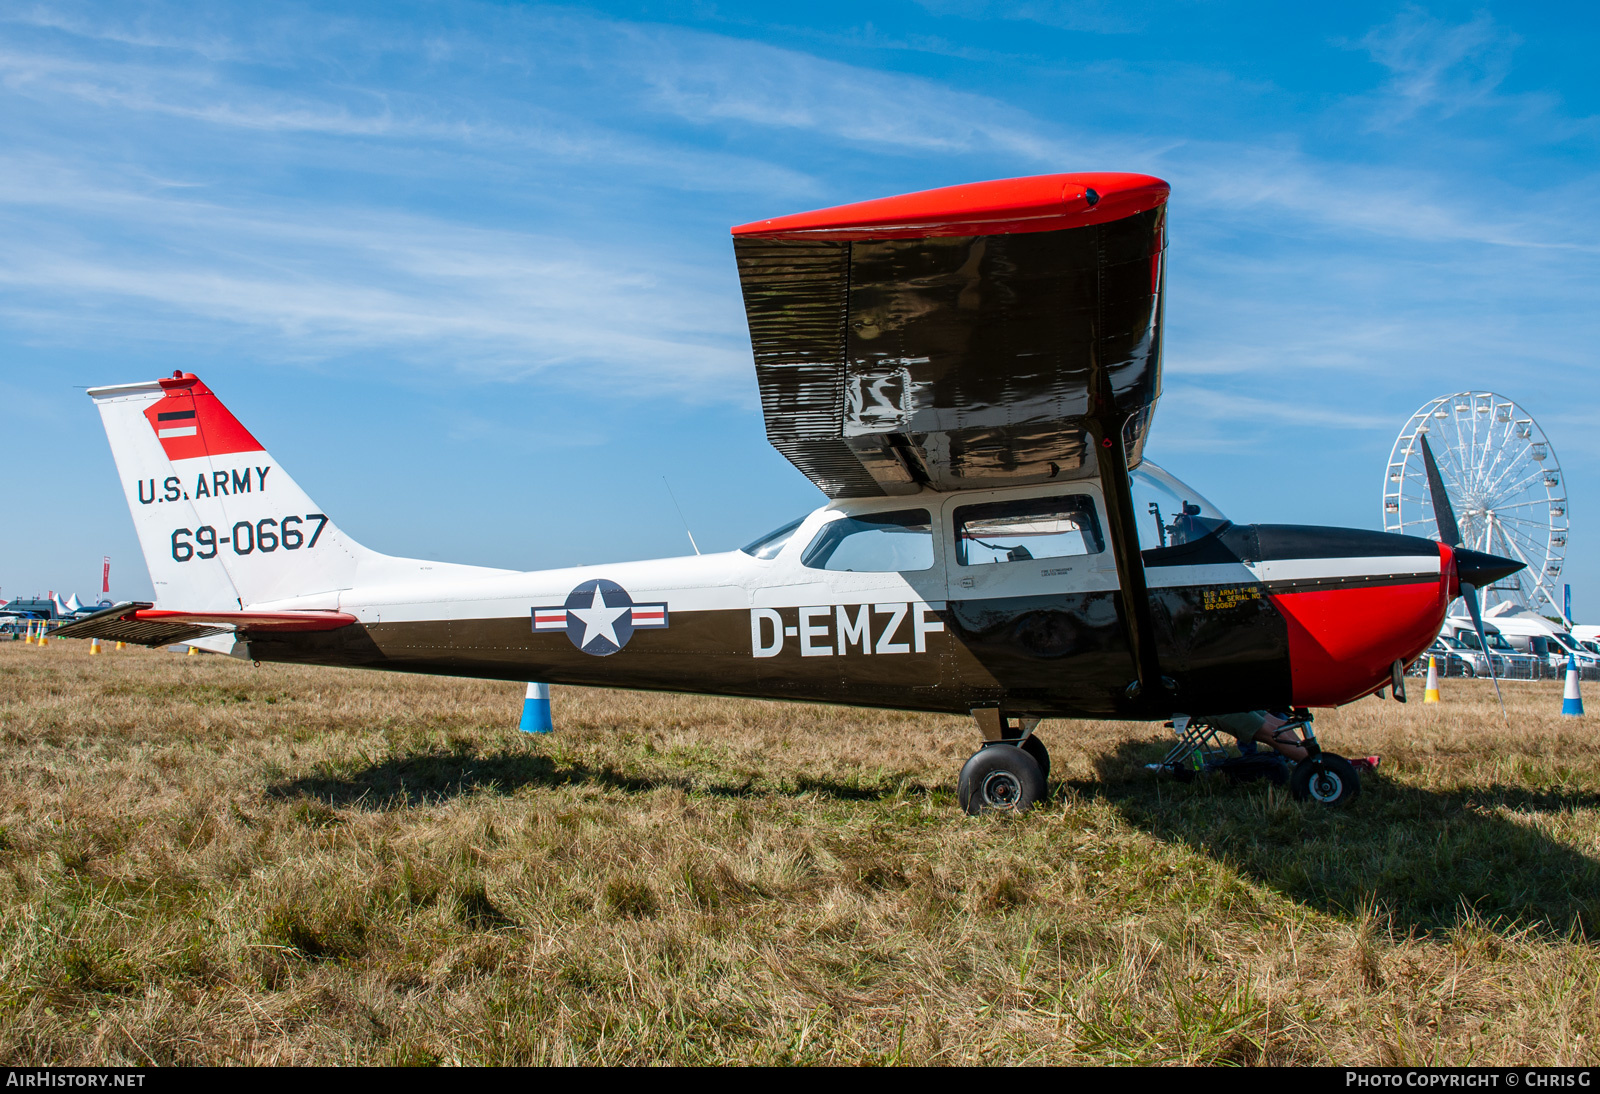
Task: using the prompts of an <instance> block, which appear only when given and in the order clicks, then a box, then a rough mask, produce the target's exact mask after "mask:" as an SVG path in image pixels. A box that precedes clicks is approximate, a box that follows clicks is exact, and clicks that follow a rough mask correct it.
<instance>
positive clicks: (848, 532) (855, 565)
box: [800, 509, 933, 574]
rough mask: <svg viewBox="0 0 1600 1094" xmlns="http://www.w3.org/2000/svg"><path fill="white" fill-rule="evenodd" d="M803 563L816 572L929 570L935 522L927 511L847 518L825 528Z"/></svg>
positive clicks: (818, 534)
mask: <svg viewBox="0 0 1600 1094" xmlns="http://www.w3.org/2000/svg"><path fill="white" fill-rule="evenodd" d="M800 561H801V562H802V563H804V564H805V565H807V566H809V567H811V568H812V569H813V570H853V571H855V572H857V573H876V574H882V573H891V572H895V571H901V572H907V571H912V570H926V569H928V568H929V567H930V566H932V565H933V522H932V521H931V520H930V519H929V517H928V511H927V510H926V509H902V510H899V511H897V512H893V513H867V514H863V515H862V516H858V517H845V518H843V519H842V520H836V521H833V522H831V523H829V524H824V525H823V526H822V530H821V531H820V532H818V533H817V538H816V539H814V540H812V541H811V546H810V547H807V548H806V553H805V554H804V555H802V556H801V558H800Z"/></svg>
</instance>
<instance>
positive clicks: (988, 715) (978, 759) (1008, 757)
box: [956, 707, 1050, 816]
mask: <svg viewBox="0 0 1600 1094" xmlns="http://www.w3.org/2000/svg"><path fill="white" fill-rule="evenodd" d="M972 713H973V717H975V718H976V719H977V722H978V728H979V729H980V730H982V732H983V738H984V744H983V747H982V748H980V749H978V751H977V752H975V753H973V755H972V758H971V759H969V760H967V762H966V764H965V766H963V767H962V768H961V778H960V781H959V782H957V784H956V798H957V800H959V801H960V802H961V808H962V809H964V810H965V811H966V812H968V813H970V814H972V815H974V816H976V815H977V814H979V813H991V812H1012V813H1021V812H1023V811H1025V810H1026V809H1028V807H1029V806H1031V805H1033V803H1034V802H1036V801H1039V800H1040V799H1041V798H1043V797H1044V796H1045V794H1046V792H1047V783H1046V780H1047V779H1048V777H1049V774H1050V752H1049V750H1048V749H1046V748H1045V746H1044V742H1043V741H1041V740H1039V739H1038V738H1037V737H1035V736H1034V735H1033V731H1034V728H1035V727H1036V726H1037V725H1038V724H1039V719H1038V718H1007V717H1005V716H1004V715H1002V714H1001V713H1000V708H999V707H980V708H978V709H976V710H974V711H973V712H972Z"/></svg>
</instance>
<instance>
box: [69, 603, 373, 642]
mask: <svg viewBox="0 0 1600 1094" xmlns="http://www.w3.org/2000/svg"><path fill="white" fill-rule="evenodd" d="M355 621H356V617H355V616H353V615H350V614H349V613H347V612H331V611H308V612H182V611H172V610H169V609H166V608H157V607H155V606H154V605H153V604H150V603H148V602H144V601H128V602H126V603H122V604H115V605H113V606H111V607H109V608H107V609H105V610H104V611H100V612H95V613H94V614H93V615H90V616H86V617H84V618H83V619H79V620H77V621H76V622H74V623H69V624H67V625H66V626H65V627H62V628H60V629H59V630H57V631H55V632H53V636H54V637H57V638H99V639H101V640H103V641H107V642H132V643H133V644H134V645H137V646H165V645H168V644H170V643H173V642H190V641H193V640H194V639H196V638H204V637H206V636H207V635H213V634H224V633H226V632H228V631H233V632H235V633H237V634H240V635H250V634H282V633H285V632H294V631H332V630H338V629H339V628H340V627H348V626H349V625H350V624H352V623H354V622H355Z"/></svg>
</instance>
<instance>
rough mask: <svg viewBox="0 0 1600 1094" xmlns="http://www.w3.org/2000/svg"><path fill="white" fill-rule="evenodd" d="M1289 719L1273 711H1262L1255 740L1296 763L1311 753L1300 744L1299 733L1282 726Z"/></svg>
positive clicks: (1285, 724) (1286, 723)
mask: <svg viewBox="0 0 1600 1094" xmlns="http://www.w3.org/2000/svg"><path fill="white" fill-rule="evenodd" d="M1288 723H1289V719H1288V718H1286V717H1284V716H1283V715H1282V714H1278V713H1274V712H1273V711H1263V712H1262V718H1261V728H1260V729H1259V730H1257V731H1256V740H1258V741H1260V742H1261V743H1262V744H1264V745H1270V746H1271V747H1272V748H1275V749H1277V751H1278V753H1279V755H1281V756H1283V757H1284V758H1285V759H1290V760H1294V761H1295V762H1296V763H1298V762H1300V761H1301V760H1303V759H1305V758H1306V757H1307V756H1309V755H1311V753H1309V752H1307V751H1306V749H1305V748H1304V747H1303V746H1302V745H1301V744H1300V735H1299V734H1298V733H1296V732H1295V731H1294V730H1293V729H1286V728H1284V727H1285V726H1287V725H1288Z"/></svg>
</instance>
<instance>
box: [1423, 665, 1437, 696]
mask: <svg viewBox="0 0 1600 1094" xmlns="http://www.w3.org/2000/svg"><path fill="white" fill-rule="evenodd" d="M1422 701H1423V702H1424V703H1437V702H1438V701H1439V664H1438V662H1437V661H1436V660H1434V658H1433V656H1432V655H1431V654H1430V655H1429V657H1428V685H1427V687H1425V688H1423V689H1422Z"/></svg>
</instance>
